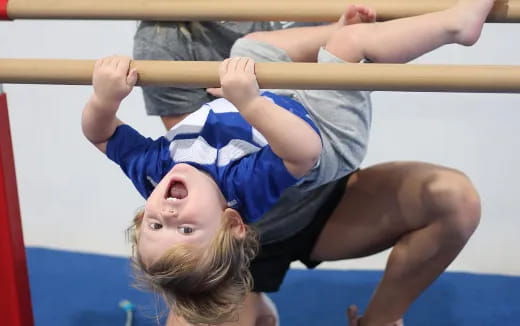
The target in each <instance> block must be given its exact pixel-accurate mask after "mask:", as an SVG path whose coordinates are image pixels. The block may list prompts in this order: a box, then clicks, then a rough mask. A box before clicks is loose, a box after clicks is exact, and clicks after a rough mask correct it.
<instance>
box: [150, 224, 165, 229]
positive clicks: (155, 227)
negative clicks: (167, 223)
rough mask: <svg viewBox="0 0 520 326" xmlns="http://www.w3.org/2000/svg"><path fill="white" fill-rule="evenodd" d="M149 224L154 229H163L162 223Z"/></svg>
mask: <svg viewBox="0 0 520 326" xmlns="http://www.w3.org/2000/svg"><path fill="white" fill-rule="evenodd" d="M149 226H150V229H152V230H160V229H162V224H160V223H150V224H149Z"/></svg>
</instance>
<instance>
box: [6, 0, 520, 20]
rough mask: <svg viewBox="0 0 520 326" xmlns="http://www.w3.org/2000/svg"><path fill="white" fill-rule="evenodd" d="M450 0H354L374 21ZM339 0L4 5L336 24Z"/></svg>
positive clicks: (502, 11)
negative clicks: (370, 12) (375, 17)
mask: <svg viewBox="0 0 520 326" xmlns="http://www.w3.org/2000/svg"><path fill="white" fill-rule="evenodd" d="M455 2H456V1H455V0H360V1H355V3H356V4H358V3H359V4H367V5H369V6H371V7H373V8H374V9H376V11H377V13H378V20H389V19H395V18H400V17H408V16H415V15H419V14H423V13H427V12H432V11H437V10H441V9H445V8H448V7H450V6H451V5H453V4H454V3H455ZM346 3H347V2H345V1H343V0H322V1H315V0H256V1H245V0H9V1H8V3H7V15H8V17H9V18H10V19H125V20H158V21H208V20H232V21H311V22H328V21H336V20H337V19H338V18H339V16H340V14H341V13H343V11H344V10H345V7H346ZM488 21H489V22H508V23H516V22H520V0H509V1H508V0H498V1H497V3H496V5H495V7H494V9H493V10H492V12H491V14H490V15H489V18H488Z"/></svg>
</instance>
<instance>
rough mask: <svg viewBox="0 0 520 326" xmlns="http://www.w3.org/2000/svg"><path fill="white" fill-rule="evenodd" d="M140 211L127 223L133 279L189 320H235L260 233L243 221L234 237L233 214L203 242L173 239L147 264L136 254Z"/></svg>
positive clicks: (249, 284)
mask: <svg viewBox="0 0 520 326" xmlns="http://www.w3.org/2000/svg"><path fill="white" fill-rule="evenodd" d="M143 214H144V211H140V212H139V213H138V214H137V215H136V216H135V217H134V223H133V225H132V226H131V227H130V228H129V233H130V237H131V239H130V240H131V242H132V253H133V254H132V265H133V267H134V270H135V276H136V285H137V286H139V287H145V288H147V289H150V290H152V291H155V292H158V293H160V294H161V295H162V296H163V297H164V298H165V300H166V302H167V303H168V306H169V307H170V308H171V309H172V310H173V312H174V313H175V314H176V315H178V316H180V317H183V318H184V319H185V320H186V321H188V322H189V323H192V324H195V325H197V324H219V323H223V322H227V321H233V320H236V319H237V317H238V315H237V308H238V306H239V305H240V304H241V303H242V302H243V301H244V298H245V296H246V294H247V293H248V292H249V291H251V289H252V285H253V281H252V277H251V273H250V272H249V263H250V261H251V259H252V258H253V257H254V256H255V255H256V252H257V250H258V239H257V236H256V233H255V232H254V231H253V230H252V228H251V227H249V226H247V225H245V227H246V235H245V236H244V237H237V236H235V235H234V234H233V232H232V230H231V226H232V222H231V219H229V218H225V216H224V217H223V218H222V225H221V228H220V230H219V231H218V232H217V234H216V236H215V237H214V238H213V240H212V241H211V242H210V245H209V246H208V247H207V248H202V247H198V246H194V245H184V244H180V245H175V246H173V247H172V248H170V249H169V250H168V251H167V252H166V253H165V254H163V255H162V256H161V258H159V260H158V261H157V262H155V263H153V264H152V265H150V266H146V265H145V264H144V263H143V261H142V260H141V258H140V257H139V251H138V250H137V246H138V243H139V227H140V225H141V223H142V217H143Z"/></svg>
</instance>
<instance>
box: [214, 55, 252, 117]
mask: <svg viewBox="0 0 520 326" xmlns="http://www.w3.org/2000/svg"><path fill="white" fill-rule="evenodd" d="M219 75H220V85H221V87H222V95H223V96H224V97H225V98H226V99H227V100H228V101H230V102H231V103H233V105H234V106H236V107H237V109H238V110H239V111H242V110H243V109H245V108H246V107H247V106H248V104H249V103H250V102H251V101H252V100H254V99H255V98H257V97H258V94H259V93H260V90H259V87H258V81H257V80H256V75H255V62H254V60H253V59H251V58H244V57H236V58H229V59H226V60H224V61H222V63H221V64H220V67H219Z"/></svg>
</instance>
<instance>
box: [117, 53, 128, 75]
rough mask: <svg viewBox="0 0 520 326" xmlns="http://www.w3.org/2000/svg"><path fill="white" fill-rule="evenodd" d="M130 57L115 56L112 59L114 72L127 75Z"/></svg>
mask: <svg viewBox="0 0 520 326" xmlns="http://www.w3.org/2000/svg"><path fill="white" fill-rule="evenodd" d="M130 61H131V59H130V58H129V57H127V56H117V57H115V59H114V68H115V69H116V72H117V73H118V74H119V75H121V76H127V75H128V74H129V72H130V71H129V69H130Z"/></svg>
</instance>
